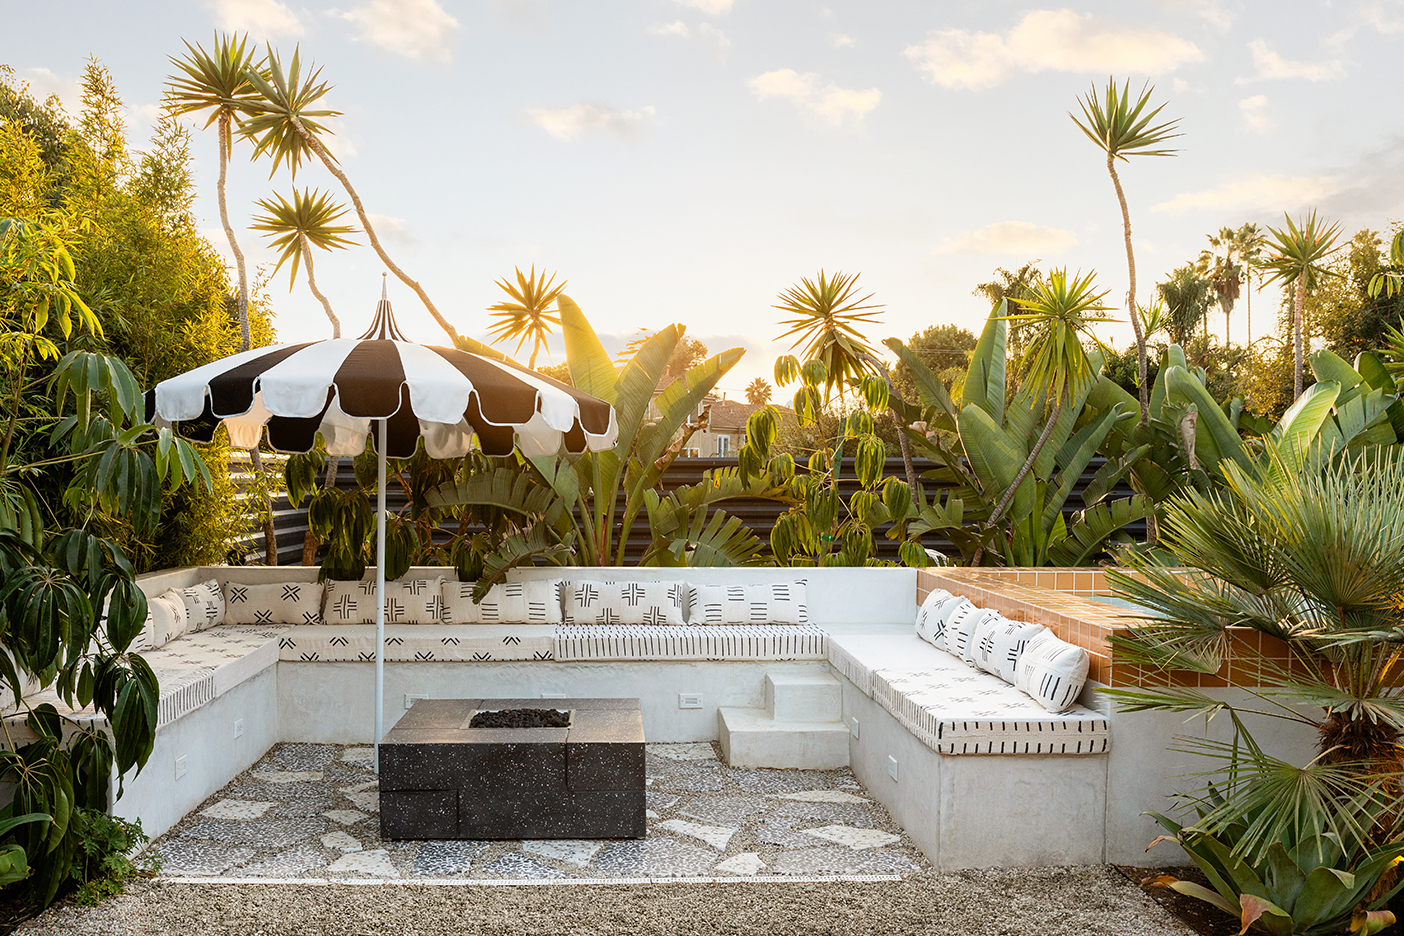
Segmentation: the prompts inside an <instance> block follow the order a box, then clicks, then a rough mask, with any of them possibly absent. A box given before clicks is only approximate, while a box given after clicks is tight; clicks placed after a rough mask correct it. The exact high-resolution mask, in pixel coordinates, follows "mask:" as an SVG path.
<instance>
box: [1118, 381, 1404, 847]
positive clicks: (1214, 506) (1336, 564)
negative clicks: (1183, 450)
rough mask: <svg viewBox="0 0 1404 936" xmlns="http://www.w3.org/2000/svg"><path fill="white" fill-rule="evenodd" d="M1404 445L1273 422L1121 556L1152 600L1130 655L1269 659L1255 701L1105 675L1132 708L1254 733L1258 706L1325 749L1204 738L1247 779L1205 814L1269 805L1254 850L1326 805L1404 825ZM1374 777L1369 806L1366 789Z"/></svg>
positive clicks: (1126, 575)
mask: <svg viewBox="0 0 1404 936" xmlns="http://www.w3.org/2000/svg"><path fill="white" fill-rule="evenodd" d="M1331 395H1332V396H1334V393H1332V394H1331ZM1276 435H1277V433H1274V436H1276ZM1287 435H1288V436H1290V435H1291V433H1290V432H1289V433H1287ZM1397 448H1398V446H1365V447H1363V448H1357V449H1352V450H1348V451H1347V453H1346V454H1344V455H1342V454H1340V449H1339V447H1335V446H1332V447H1330V448H1327V447H1325V443H1324V442H1318V443H1316V444H1315V445H1313V446H1308V447H1305V448H1303V447H1298V446H1296V445H1294V444H1291V443H1290V442H1289V443H1288V444H1285V445H1284V444H1280V443H1278V442H1277V440H1276V439H1269V440H1268V451H1267V452H1266V453H1265V455H1264V457H1263V459H1262V460H1260V461H1255V462H1250V463H1246V464H1241V463H1240V462H1238V461H1236V460H1226V461H1224V462H1223V463H1222V464H1221V470H1222V472H1223V478H1224V485H1223V486H1222V487H1216V488H1214V489H1212V490H1209V491H1205V492H1201V491H1196V490H1194V489H1188V490H1187V491H1186V492H1185V493H1184V494H1183V495H1182V496H1179V497H1177V498H1175V499H1174V500H1172V501H1171V502H1170V503H1169V504H1168V505H1167V509H1166V511H1165V514H1164V517H1163V519H1162V522H1161V527H1160V529H1161V542H1160V546H1161V550H1162V554H1161V555H1159V556H1155V555H1149V554H1144V555H1130V556H1129V557H1128V562H1127V565H1128V568H1127V569H1125V570H1124V571H1116V572H1111V573H1109V579H1110V580H1111V582H1112V587H1113V590H1114V592H1115V593H1116V594H1117V595H1119V596H1121V597H1123V598H1126V599H1128V600H1129V601H1131V602H1134V603H1135V604H1136V605H1138V606H1139V607H1141V608H1143V609H1144V611H1143V612H1141V613H1140V614H1139V615H1138V617H1140V618H1141V620H1140V621H1138V622H1137V623H1134V624H1131V625H1130V626H1128V628H1127V632H1126V635H1125V636H1124V637H1118V638H1113V652H1114V653H1115V654H1116V657H1117V659H1118V661H1120V662H1125V663H1126V664H1128V665H1130V666H1139V667H1141V671H1142V672H1147V673H1156V672H1162V673H1163V672H1165V671H1167V670H1188V671H1191V672H1196V673H1205V674H1213V673H1217V672H1218V671H1219V670H1220V668H1221V667H1222V666H1223V664H1224V662H1225V661H1226V660H1229V659H1230V658H1234V659H1236V660H1237V664H1238V665H1239V666H1240V667H1241V668H1240V669H1239V672H1252V673H1254V674H1255V675H1256V674H1259V673H1260V675H1258V676H1257V678H1256V679H1255V680H1254V682H1255V683H1256V685H1250V686H1241V687H1240V688H1241V689H1243V690H1245V694H1244V696H1243V699H1244V700H1245V701H1236V700H1235V701H1226V700H1225V698H1224V697H1223V696H1222V695H1211V694H1209V693H1205V692H1203V691H1201V690H1199V689H1191V688H1183V689H1182V688H1159V689H1157V688H1150V687H1146V688H1137V689H1113V690H1107V694H1108V695H1110V696H1112V697H1113V698H1114V699H1116V700H1117V701H1118V702H1119V704H1120V706H1121V708H1122V709H1123V710H1124V711H1140V710H1163V711H1176V712H1182V713H1186V714H1187V715H1191V716H1192V715H1194V714H1200V715H1206V716H1208V715H1214V714H1220V713H1225V712H1226V713H1228V714H1229V715H1230V716H1232V718H1233V720H1234V723H1235V726H1237V727H1238V728H1239V729H1240V732H1241V731H1242V727H1241V726H1242V722H1241V721H1240V719H1242V718H1243V717H1244V716H1257V717H1264V718H1272V719H1284V720H1286V721H1289V722H1294V723H1297V724H1300V725H1303V726H1305V727H1308V728H1310V729H1311V730H1313V731H1315V732H1316V736H1317V747H1318V751H1319V754H1318V756H1317V757H1316V758H1315V759H1314V760H1313V761H1312V762H1311V763H1310V764H1308V765H1306V766H1304V767H1301V766H1296V765H1285V766H1288V768H1289V769H1287V770H1285V771H1266V772H1265V771H1260V770H1257V769H1249V768H1250V766H1251V765H1250V764H1245V763H1243V762H1242V760H1241V758H1242V757H1243V754H1244V751H1245V750H1251V748H1252V744H1251V740H1249V742H1248V747H1247V748H1245V747H1244V745H1243V744H1242V743H1241V742H1235V743H1232V744H1229V743H1218V742H1211V741H1199V742H1193V743H1192V744H1191V749H1193V750H1196V751H1198V752H1200V753H1204V754H1208V755H1210V756H1211V757H1214V758H1216V759H1217V760H1218V761H1219V762H1220V763H1221V764H1222V767H1221V768H1220V769H1216V770H1214V771H1210V772H1209V774H1208V776H1210V777H1211V778H1213V782H1214V783H1215V784H1216V785H1218V787H1219V789H1231V790H1232V791H1233V792H1232V795H1231V796H1230V797H1229V799H1228V800H1227V801H1226V802H1224V803H1222V804H1219V805H1218V806H1216V808H1215V809H1214V811H1213V813H1212V815H1211V816H1210V817H1209V818H1208V820H1206V821H1201V823H1198V824H1197V825H1199V827H1201V828H1203V829H1204V830H1205V831H1207V832H1209V833H1211V834H1215V833H1217V832H1218V831H1219V830H1221V829H1222V828H1224V827H1226V826H1227V825H1229V824H1232V823H1233V822H1235V821H1238V820H1239V819H1241V818H1242V817H1243V816H1244V815H1250V814H1256V815H1257V816H1258V818H1257V820H1255V824H1254V827H1253V829H1252V833H1253V834H1252V835H1251V836H1250V838H1251V842H1250V843H1249V844H1248V846H1246V847H1247V848H1248V849H1249V850H1261V849H1262V848H1264V847H1266V846H1268V845H1270V844H1271V843H1272V842H1274V841H1280V840H1284V838H1285V837H1290V830H1291V828H1292V827H1293V825H1294V824H1302V823H1304V822H1306V821H1308V820H1315V819H1317V818H1323V819H1324V820H1325V821H1326V822H1327V824H1328V826H1330V827H1331V828H1330V831H1332V832H1337V833H1340V834H1341V835H1342V838H1343V839H1346V840H1349V839H1351V838H1360V837H1362V836H1364V837H1367V838H1373V839H1378V838H1380V837H1381V836H1382V835H1383V836H1384V837H1388V836H1389V835H1390V834H1391V832H1394V831H1398V829H1397V825H1396V823H1397V819H1398V816H1399V808H1400V805H1401V804H1400V800H1399V787H1398V780H1399V770H1400V752H1401V748H1400V740H1401V737H1402V736H1404V734H1402V733H1404V692H1402V691H1401V688H1400V686H1401V685H1404V683H1401V679H1400V677H1401V675H1404V674H1401V664H1404V659H1401V654H1400V647H1401V645H1404V628H1401V626H1400V618H1399V611H1400V608H1401V607H1404V459H1401V458H1400V455H1399V452H1398V451H1396V449H1397ZM1332 452H1334V453H1335V455H1334V457H1330V456H1331V453H1332ZM1245 629H1251V630H1255V631H1259V632H1261V633H1263V634H1266V635H1270V636H1271V637H1272V638H1273V639H1275V640H1280V641H1282V642H1283V643H1285V644H1286V646H1287V650H1288V653H1289V656H1288V658H1287V659H1285V660H1282V659H1275V658H1269V657H1267V656H1265V655H1262V654H1259V653H1258V651H1256V650H1254V649H1251V647H1252V646H1253V644H1252V643H1251V642H1250V641H1246V640H1245V639H1244V638H1243V637H1241V636H1239V635H1240V634H1242V633H1243V632H1244V630H1245ZM1118 665H1119V664H1118ZM1242 737H1243V736H1242V735H1241V734H1240V739H1242ZM1235 771H1237V772H1236V773H1235ZM1366 794H1368V799H1369V800H1370V803H1371V808H1370V809H1368V810H1367V809H1364V808H1361V803H1360V802H1358V801H1355V802H1353V800H1356V799H1357V797H1358V796H1360V795H1366ZM1372 813H1373V818H1369V816H1370V815H1371V814H1372ZM1323 814H1324V815H1323ZM1362 819H1363V821H1362ZM1342 826H1347V827H1349V828H1344V827H1342Z"/></svg>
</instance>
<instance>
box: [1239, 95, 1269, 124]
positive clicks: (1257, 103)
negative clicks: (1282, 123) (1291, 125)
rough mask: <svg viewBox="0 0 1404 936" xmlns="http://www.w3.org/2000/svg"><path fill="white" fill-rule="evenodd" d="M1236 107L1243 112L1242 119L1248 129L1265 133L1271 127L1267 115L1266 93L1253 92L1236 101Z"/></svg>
mask: <svg viewBox="0 0 1404 936" xmlns="http://www.w3.org/2000/svg"><path fill="white" fill-rule="evenodd" d="M1238 109H1239V110H1240V111H1242V112H1243V119H1244V120H1245V121H1246V122H1247V123H1248V129H1249V130H1252V131H1255V132H1257V133H1266V132H1267V131H1268V129H1269V128H1271V127H1272V121H1271V120H1269V119H1268V115H1267V95H1264V94H1255V95H1253V96H1252V97H1246V98H1244V99H1243V100H1241V101H1239V102H1238Z"/></svg>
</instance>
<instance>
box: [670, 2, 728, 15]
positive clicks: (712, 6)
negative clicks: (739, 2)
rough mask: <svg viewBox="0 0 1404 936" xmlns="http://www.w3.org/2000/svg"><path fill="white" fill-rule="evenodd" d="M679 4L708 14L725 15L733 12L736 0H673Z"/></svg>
mask: <svg viewBox="0 0 1404 936" xmlns="http://www.w3.org/2000/svg"><path fill="white" fill-rule="evenodd" d="M673 2H674V3H676V4H677V5H678V6H685V7H687V8H688V9H691V10H696V11H698V12H699V13H702V14H704V15H706V16H725V15H726V14H728V13H730V12H731V8H732V6H733V5H734V4H735V3H736V0H673Z"/></svg>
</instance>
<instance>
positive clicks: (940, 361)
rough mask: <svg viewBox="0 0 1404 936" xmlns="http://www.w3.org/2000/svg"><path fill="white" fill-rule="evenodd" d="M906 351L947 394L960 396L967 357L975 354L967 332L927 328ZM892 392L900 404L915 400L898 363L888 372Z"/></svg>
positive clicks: (906, 372) (909, 377)
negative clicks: (919, 362) (932, 375)
mask: <svg viewBox="0 0 1404 936" xmlns="http://www.w3.org/2000/svg"><path fill="white" fill-rule="evenodd" d="M995 305H998V303H995ZM906 347H907V348H908V349H910V350H911V352H912V353H913V354H915V355H916V356H917V358H918V359H919V360H920V361H921V362H922V363H923V364H925V365H926V367H927V369H928V370H930V371H931V372H932V373H934V374H936V376H937V377H939V378H940V380H941V382H942V383H943V384H944V385H945V387H946V390H947V391H953V392H955V393H959V392H960V386H961V384H963V383H964V381H965V372H966V371H967V370H968V369H969V367H970V353H971V352H973V351H974V350H975V336H974V335H972V334H971V333H970V332H969V331H968V330H967V329H964V328H961V327H959V326H957V325H929V326H927V327H926V328H925V329H923V330H922V331H919V332H916V333H915V334H913V335H912V337H911V338H910V339H908V341H907V343H906ZM892 388H893V390H895V391H896V392H897V395H898V396H900V397H901V398H902V399H904V400H916V399H918V396H919V395H918V391H917V387H916V384H915V382H914V379H913V376H912V372H911V368H909V367H907V365H906V363H905V362H903V361H901V360H898V362H897V365H896V366H895V367H893V368H892Z"/></svg>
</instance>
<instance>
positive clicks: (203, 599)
mask: <svg viewBox="0 0 1404 936" xmlns="http://www.w3.org/2000/svg"><path fill="white" fill-rule="evenodd" d="M180 598H181V600H182V601H183V602H185V629H186V630H187V631H190V632H192V633H193V632H195V631H202V630H207V629H208V628H211V627H214V626H215V625H216V624H219V623H221V622H223V621H224V593H223V592H221V591H220V590H219V582H217V581H215V580H214V579H210V580H209V581H208V582H201V583H200V584H199V585H191V586H190V587H189V588H182V589H181V590H180Z"/></svg>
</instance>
